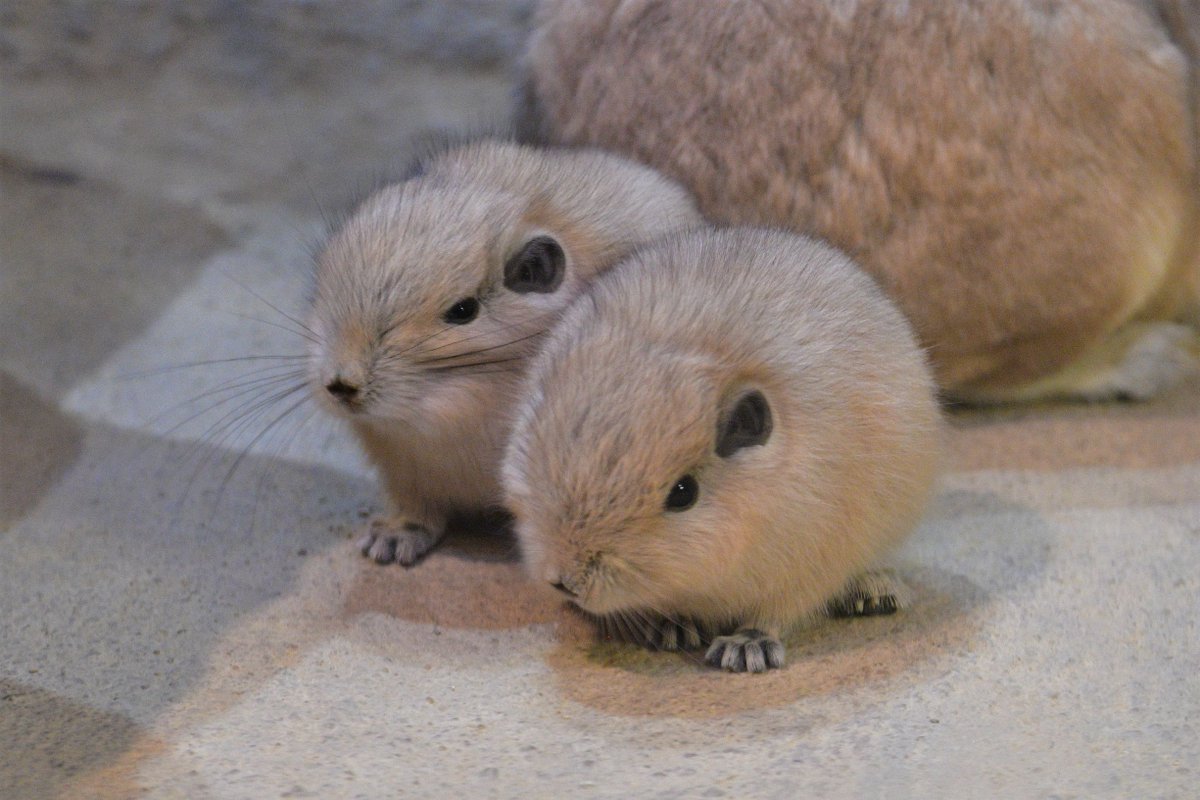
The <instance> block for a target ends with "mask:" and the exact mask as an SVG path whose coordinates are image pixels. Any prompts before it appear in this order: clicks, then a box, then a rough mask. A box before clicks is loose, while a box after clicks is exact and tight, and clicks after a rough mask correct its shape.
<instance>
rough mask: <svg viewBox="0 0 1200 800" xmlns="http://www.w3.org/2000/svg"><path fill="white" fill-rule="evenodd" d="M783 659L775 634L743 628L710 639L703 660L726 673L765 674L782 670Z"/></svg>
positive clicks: (782, 651)
mask: <svg viewBox="0 0 1200 800" xmlns="http://www.w3.org/2000/svg"><path fill="white" fill-rule="evenodd" d="M783 656H784V649H783V642H781V641H780V640H779V636H778V634H776V633H772V632H768V631H762V630H759V629H758V628H750V627H744V628H738V629H737V630H736V631H734V632H733V633H731V634H730V635H728V636H718V637H717V638H715V639H713V642H712V644H711V645H710V646H709V648H708V652H706V653H705V654H704V660H705V662H707V663H708V664H709V665H710V666H713V667H718V668H720V669H723V670H726V671H727V672H766V671H767V670H769V669H779V668H780V667H782V666H783Z"/></svg>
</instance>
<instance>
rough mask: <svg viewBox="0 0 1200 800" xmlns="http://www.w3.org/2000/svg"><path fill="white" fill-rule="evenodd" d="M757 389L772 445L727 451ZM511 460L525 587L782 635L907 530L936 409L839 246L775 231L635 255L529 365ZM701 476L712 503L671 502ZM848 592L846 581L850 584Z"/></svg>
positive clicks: (925, 382) (706, 237) (883, 312)
mask: <svg viewBox="0 0 1200 800" xmlns="http://www.w3.org/2000/svg"><path fill="white" fill-rule="evenodd" d="M749 390H758V391H761V392H762V394H763V395H764V396H765V398H766V400H767V402H768V403H769V405H770V408H771V414H772V417H773V429H772V432H771V434H770V438H769V439H768V440H767V441H766V443H765V444H762V445H757V446H753V447H747V448H745V449H742V450H739V451H737V452H735V453H733V454H732V455H730V456H728V457H727V458H723V457H721V456H718V455H717V454H716V452H715V440H716V438H717V435H718V427H719V425H718V422H719V419H720V416H721V412H722V409H724V408H726V407H727V406H728V405H729V404H730V403H731V402H732V401H733V400H734V399H735V398H736V397H738V396H740V395H741V394H742V393H743V392H745V391H749ZM523 395H524V400H523V401H522V404H521V407H520V411H519V413H518V415H517V419H516V423H515V425H514V428H513V433H512V437H511V440H510V442H509V445H508V450H507V455H506V457H505V462H504V467H503V477H504V482H505V489H506V497H507V505H508V507H509V508H510V509H511V510H512V511H513V513H514V514H515V516H516V529H517V534H518V537H519V540H520V544H521V548H522V551H523V555H524V558H525V560H526V562H527V564H528V567H529V570H530V573H531V575H532V576H533V577H534V578H535V579H536V580H538V581H542V582H547V583H550V584H554V583H560V584H561V585H562V587H563V588H564V589H566V590H568V591H570V592H572V593H574V594H575V596H576V602H577V603H578V604H579V605H580V606H581V607H582V608H584V609H585V610H587V611H589V612H592V613H595V614H598V615H614V614H616V615H619V614H622V613H624V614H633V615H635V616H639V615H643V614H649V615H653V616H657V617H661V618H662V619H665V620H668V621H676V622H677V621H681V620H686V621H689V622H691V621H694V622H695V624H696V626H697V627H698V628H699V629H708V628H715V629H720V628H722V627H725V626H729V625H735V626H742V627H743V628H745V627H749V628H754V629H757V630H758V631H761V632H765V633H766V634H767V636H768V637H777V636H779V635H780V633H781V632H782V631H784V630H786V629H787V628H788V627H789V626H791V625H793V624H794V623H796V622H798V621H799V620H801V619H802V618H803V617H805V616H806V615H808V614H810V613H811V612H814V611H817V610H820V609H822V608H823V607H824V606H825V604H826V603H827V602H828V601H830V600H832V599H834V598H835V597H836V596H837V595H838V594H839V592H841V591H842V590H844V589H847V588H849V589H853V590H855V591H857V590H858V588H861V587H860V586H859V585H860V584H862V585H866V584H868V583H870V578H869V577H867V576H864V577H863V578H862V580H859V581H857V583H856V582H855V576H856V575H860V574H861V573H862V571H863V570H864V569H866V568H868V567H869V566H870V565H872V564H873V563H875V562H876V561H877V560H878V559H879V558H880V556H881V555H883V554H884V553H885V552H886V551H887V550H888V549H889V548H890V547H892V546H893V545H895V544H896V543H897V542H898V541H900V540H901V539H902V538H903V537H904V536H905V535H906V534H907V533H908V532H909V531H910V529H911V528H912V527H913V525H914V523H915V521H916V519H917V517H918V514H919V513H920V511H921V509H922V507H923V505H924V503H925V500H926V496H927V494H928V492H929V489H930V485H931V482H932V479H933V475H934V471H935V465H936V463H937V460H938V450H939V426H940V423H939V413H938V408H937V403H936V400H935V397H934V387H933V381H932V378H931V375H930V372H929V369H928V367H927V365H926V362H925V359H924V356H923V354H922V352H921V351H920V349H919V348H918V346H917V344H916V342H915V340H914V337H913V334H912V332H911V329H910V327H909V325H908V324H907V322H906V321H905V319H904V318H903V316H902V315H901V313H900V312H899V311H898V310H897V309H896V308H895V306H894V305H893V304H892V303H891V302H890V301H889V300H888V299H887V298H886V297H885V296H884V295H883V293H882V292H881V291H880V290H879V289H878V288H877V286H876V285H875V283H874V282H873V281H872V280H871V279H870V278H869V277H868V276H867V275H866V274H865V273H863V272H862V271H861V270H860V269H859V268H858V267H856V266H855V265H854V264H853V263H852V262H851V261H850V259H848V258H847V257H846V256H845V255H844V254H842V253H840V252H838V251H836V250H834V249H833V248H831V247H829V246H827V245H825V244H823V243H820V242H818V241H816V240H813V239H809V238H805V237H800V236H795V235H791V234H786V233H782V232H770V231H762V230H739V229H730V230H727V231H712V230H709V231H696V232H690V233H685V234H681V235H677V236H672V237H669V238H668V239H666V240H663V241H660V242H658V243H655V244H652V245H648V246H647V247H645V248H644V249H641V250H639V251H637V252H636V253H635V254H634V255H633V256H632V257H631V258H630V259H628V260H627V261H625V262H623V263H622V264H621V265H619V266H618V267H617V268H615V269H613V270H612V271H610V272H608V273H607V274H605V275H604V276H603V277H601V278H600V279H598V280H597V281H596V282H595V283H594V284H593V285H592V287H591V289H589V291H588V292H587V293H586V294H585V295H584V296H583V297H581V298H580V299H579V300H578V301H576V303H575V304H574V305H573V306H572V307H571V309H570V311H569V312H568V313H567V314H566V315H565V317H564V318H563V320H562V322H561V323H560V324H559V325H558V326H557V327H556V328H555V329H554V330H553V331H552V333H551V335H550V337H549V338H548V339H547V341H546V344H545V346H544V349H543V350H542V352H541V353H540V354H539V355H538V356H537V357H536V358H535V359H534V361H533V366H532V367H531V369H530V373H529V379H528V383H527V385H526V388H525V390H524V392H523ZM686 474H691V475H693V476H694V477H695V478H696V479H697V481H698V483H699V487H700V489H699V500H698V502H697V503H696V505H695V506H694V507H692V508H691V509H689V510H687V511H682V512H671V511H666V510H664V500H665V498H666V497H667V495H668V492H669V490H670V488H671V486H672V485H673V484H674V483H675V482H676V481H678V480H679V479H680V477H681V476H683V475H686ZM848 584H849V585H848Z"/></svg>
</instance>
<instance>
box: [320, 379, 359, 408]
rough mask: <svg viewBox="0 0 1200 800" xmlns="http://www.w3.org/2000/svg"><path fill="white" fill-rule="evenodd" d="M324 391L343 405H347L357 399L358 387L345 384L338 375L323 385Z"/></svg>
mask: <svg viewBox="0 0 1200 800" xmlns="http://www.w3.org/2000/svg"><path fill="white" fill-rule="evenodd" d="M325 391H327V392H329V393H330V394H331V395H333V396H334V397H335V398H337V399H338V400H340V401H342V402H343V403H349V402H352V401H354V400H356V399H358V387H357V386H355V385H354V384H352V383H346V381H344V380H342V377H341V376H340V375H339V376H337V377H336V378H334V379H333V380H331V381H330V382H329V383H327V384H325Z"/></svg>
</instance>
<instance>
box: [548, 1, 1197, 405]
mask: <svg viewBox="0 0 1200 800" xmlns="http://www.w3.org/2000/svg"><path fill="white" fill-rule="evenodd" d="M525 66H526V71H527V73H528V77H527V89H526V93H525V97H526V102H525V104H524V105H525V111H526V113H527V115H528V119H527V120H526V123H525V126H524V127H525V128H526V129H527V130H528V131H532V132H533V133H534V135H535V136H538V137H541V139H542V140H544V141H549V142H554V143H569V144H579V145H594V146H599V147H603V148H606V149H610V150H613V151H615V152H619V153H623V154H626V155H629V156H630V157H632V158H635V159H637V160H639V161H641V162H643V163H646V164H649V165H650V166H653V167H655V168H657V169H659V170H662V171H663V172H664V173H665V174H667V175H669V176H671V177H674V178H676V179H677V180H680V181H681V182H682V183H683V184H684V185H685V186H687V187H688V188H689V189H690V190H691V191H692V192H693V193H694V194H695V195H696V196H697V201H698V203H699V206H700V209H701V211H702V212H703V213H704V214H705V216H706V217H708V218H709V219H711V220H713V221H715V222H718V223H721V224H743V225H765V226H770V227H778V226H783V227H786V228H789V229H792V230H797V231H801V232H805V233H810V234H813V235H815V236H818V237H820V238H822V239H825V240H827V241H829V242H831V243H832V244H834V245H835V246H837V247H839V248H841V249H843V250H845V251H846V252H848V253H849V254H850V255H851V256H852V257H854V258H855V260H856V261H858V262H859V263H861V264H862V265H863V267H864V268H865V269H867V270H868V271H869V272H870V273H872V274H873V275H874V276H875V277H876V278H877V279H878V280H879V281H880V283H881V285H882V286H883V287H884V289H885V291H887V292H888V294H889V295H890V296H891V297H892V299H893V300H895V301H896V302H897V304H898V305H899V306H900V307H901V309H902V310H903V311H904V312H905V314H906V315H907V316H908V318H909V320H910V322H911V323H912V324H913V326H914V328H915V329H916V331H917V334H918V337H919V339H920V340H921V342H922V343H923V344H924V345H925V346H926V347H927V348H928V350H929V353H930V358H931V360H932V364H933V367H934V371H935V374H936V377H937V379H938V382H939V384H940V386H941V387H942V389H943V390H944V392H945V394H947V395H948V396H950V397H952V398H954V399H958V400H963V401H968V402H981V403H990V402H1006V401H1014V400H1016V401H1021V400H1032V399H1036V398H1040V397H1070V398H1083V399H1111V398H1130V399H1141V398H1146V397H1150V396H1152V395H1154V394H1156V393H1158V392H1159V391H1161V390H1163V389H1165V388H1167V387H1168V386H1170V385H1172V384H1173V383H1175V382H1177V381H1178V380H1179V379H1180V378H1181V377H1183V376H1185V375H1186V374H1187V373H1188V372H1190V371H1193V370H1195V369H1196V368H1197V367H1200V335H1198V332H1197V331H1198V329H1200V2H1196V0H1141V1H1135V0H1062V1H1061V2H1043V1H1042V0H986V1H985V0H908V1H907V2H903V3H899V2H893V1H892V0H857V1H852V2H847V0H753V1H751V0H730V2H723V3H694V2H690V1H689V0H595V2H588V3H578V2H569V1H568V0H544V2H543V3H542V4H541V6H540V8H539V10H538V14H537V17H536V19H535V26H534V32H533V35H532V36H531V38H530V43H529V47H528V54H527V58H526V60H525Z"/></svg>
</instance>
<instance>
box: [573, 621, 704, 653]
mask: <svg viewBox="0 0 1200 800" xmlns="http://www.w3.org/2000/svg"><path fill="white" fill-rule="evenodd" d="M596 622H597V625H598V626H599V628H600V636H601V637H602V638H605V639H617V640H620V641H624V642H629V643H631V644H636V645H640V646H642V647H646V648H649V649H650V650H695V649H696V648H698V647H700V646H701V645H703V644H704V643H705V642H706V641H708V640H709V639H711V638H712V633H711V632H710V631H709V628H708V626H707V625H705V624H703V623H701V622H699V621H697V620H694V619H686V618H681V619H674V618H672V619H667V618H666V617H663V616H660V615H658V614H648V613H644V612H643V613H639V614H636V615H634V614H628V613H626V614H620V615H612V616H606V617H600V618H598V619H597V620H596Z"/></svg>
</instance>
